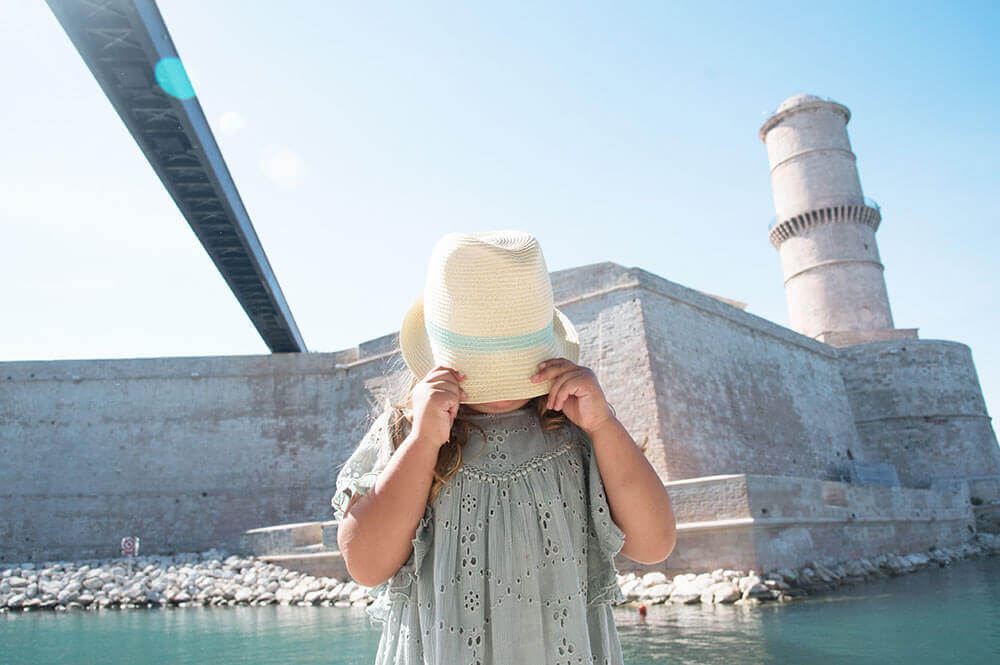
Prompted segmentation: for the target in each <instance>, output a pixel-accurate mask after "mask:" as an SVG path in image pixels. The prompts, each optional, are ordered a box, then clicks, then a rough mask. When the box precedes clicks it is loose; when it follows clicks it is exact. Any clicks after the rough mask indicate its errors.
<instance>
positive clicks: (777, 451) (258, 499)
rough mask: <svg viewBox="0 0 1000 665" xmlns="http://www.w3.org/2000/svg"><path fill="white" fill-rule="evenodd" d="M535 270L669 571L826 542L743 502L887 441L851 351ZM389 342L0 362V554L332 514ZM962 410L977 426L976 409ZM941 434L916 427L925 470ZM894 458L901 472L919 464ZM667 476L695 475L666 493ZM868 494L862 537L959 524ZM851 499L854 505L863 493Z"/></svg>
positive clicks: (816, 476) (682, 299)
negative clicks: (620, 445) (660, 504)
mask: <svg viewBox="0 0 1000 665" xmlns="http://www.w3.org/2000/svg"><path fill="white" fill-rule="evenodd" d="M552 282H553V288H554V293H555V297H556V303H557V305H558V306H559V307H560V308H561V309H562V310H563V311H564V312H565V313H566V314H567V315H568V316H569V318H570V319H571V320H572V321H573V322H574V325H575V326H576V327H577V329H578V331H579V333H580V336H581V359H580V362H581V364H584V365H587V366H589V367H591V368H593V369H594V370H595V372H597V374H598V377H599V379H600V381H601V385H602V387H603V388H604V389H605V392H606V394H607V396H608V399H609V400H610V401H611V403H612V404H613V405H614V406H615V408H616V410H617V414H618V416H619V418H620V419H621V420H622V421H623V422H624V423H625V425H626V426H627V427H628V429H629V431H630V432H631V433H632V435H633V437H634V438H635V439H636V441H637V442H639V443H640V445H644V446H645V448H646V453H647V455H648V457H649V459H650V460H651V463H652V464H653V465H654V467H655V468H656V469H657V471H658V472H659V474H660V476H661V478H663V480H664V481H665V482H668V483H669V484H668V490H670V491H671V492H676V493H677V497H678V501H677V507H676V508H675V514H676V516H677V519H678V522H679V529H680V532H681V534H682V536H683V538H684V540H679V542H678V548H677V550H675V554H674V555H672V557H671V560H668V564H670V565H669V566H668V567H671V568H672V567H675V565H674V564H675V562H677V563H680V562H683V561H685V560H695V559H697V560H700V561H703V562H704V561H706V560H707V559H706V557H709V558H710V557H711V556H712V552H716V553H717V554H718V556H717V557H716V558H718V557H719V556H726V557H729V556H731V552H733V551H737V552H738V551H741V550H740V549H739V548H744V547H751V548H755V549H756V550H757V555H759V556H767V557H771V558H778V559H780V560H782V561H785V560H786V559H788V558H794V557H795V556H798V555H797V554H796V553H795V552H796V548H797V547H798V548H799V549H801V551H802V552H806V551H810V552H811V551H813V550H814V549H815V548H816V547H817V546H822V543H835V542H836V541H837V538H836V537H834V536H830V537H826V536H822V535H821V534H822V533H837V531H836V529H841V528H843V527H842V526H836V525H834V526H822V527H821V526H818V525H815V524H814V525H812V526H809V525H808V524H806V525H799V526H795V525H791V526H789V525H785V526H782V527H781V528H782V529H786V530H787V529H793V530H794V529H806V532H805V533H806V535H808V534H810V533H815V534H817V535H816V540H815V542H814V545H813V546H809V545H808V543H807V542H806V541H805V540H803V535H802V533H803V532H802V531H790V532H789V533H793V534H797V535H794V536H788V537H787V538H785V539H784V540H783V541H781V542H785V543H788V545H787V546H782V547H783V548H784V549H780V550H779V551H773V552H772V553H771V554H767V552H768V551H770V550H768V549H767V547H766V542H765V541H766V539H761V538H759V537H756V536H754V534H757V533H761V532H760V529H763V528H772V527H773V528H777V527H775V526H774V524H771V525H770V526H767V525H766V524H765V523H764V522H761V520H763V519H767V518H766V517H765V516H764V515H758V514H755V513H754V507H755V506H757V505H761V506H762V507H768V506H770V507H771V510H772V511H773V512H772V514H771V517H772V518H774V517H775V516H779V517H780V516H781V515H782V514H783V513H782V511H786V512H788V513H789V514H791V513H794V512H796V511H798V513H804V512H808V511H809V510H810V508H809V506H813V507H814V508H815V505H814V504H815V501H816V500H817V499H816V497H815V496H814V495H816V494H817V491H819V490H816V488H817V487H818V488H820V490H822V488H823V487H825V486H826V485H824V483H828V484H832V485H834V486H841V487H843V486H844V485H845V484H844V483H832V480H831V479H833V478H835V477H842V475H843V466H844V464H845V463H846V462H847V459H848V451H850V456H852V457H853V458H854V459H856V460H869V461H873V462H874V461H881V460H882V458H883V457H884V456H885V455H886V451H887V450H889V449H890V448H891V445H892V442H891V441H886V440H885V439H883V438H880V437H878V436H874V435H872V434H871V433H870V432H869V431H868V430H864V432H865V434H864V435H859V428H858V426H856V424H855V421H856V420H857V413H858V412H859V410H858V406H857V404H858V403H859V400H861V402H864V397H863V395H862V393H861V391H862V390H863V389H864V386H865V385H868V384H867V383H866V379H865V378H864V376H863V371H862V370H860V369H859V370H857V371H853V370H849V371H846V372H845V371H844V367H845V363H847V364H848V365H850V364H851V363H868V362H870V361H869V359H868V358H864V359H861V360H854V359H852V356H850V353H849V352H848V353H845V352H844V350H837V349H836V348H834V347H831V346H828V345H826V344H822V343H820V342H816V341H815V340H812V339H810V338H808V337H805V336H803V335H799V334H797V333H794V332H792V331H790V330H788V329H786V328H783V327H782V326H779V325H777V324H774V323H772V322H770V321H767V320H765V319H762V318H761V317H758V316H755V315H752V314H749V313H746V312H744V311H742V310H741V309H739V308H737V307H734V306H732V305H729V304H726V302H723V301H722V300H721V299H719V298H714V297H711V296H708V295H705V294H702V293H700V292H698V291H695V290H692V289H688V288H686V287H683V286H681V285H678V284H675V283H673V282H670V281H668V280H665V279H662V278H660V277H657V276H656V275H652V274H651V273H648V272H646V271H643V270H640V269H637V268H625V267H623V266H620V265H617V264H614V263H599V264H594V265H590V266H582V267H579V268H573V269H569V270H563V271H558V272H555V273H552ZM394 342H395V333H393V334H390V335H385V336H383V337H380V338H377V339H374V340H370V341H368V342H365V343H363V344H361V345H359V346H358V347H356V348H353V349H347V350H344V351H339V352H335V353H307V354H268V355H247V356H225V357H188V358H139V359H123V360H65V361H62V360H60V361H25V362H4V363H0V455H3V456H4V459H6V460H8V461H9V462H10V463H8V464H6V465H4V466H2V467H0V487H2V490H0V561H27V560H45V559H54V558H83V557H102V556H112V555H115V554H117V549H118V543H119V541H120V539H121V538H122V537H123V536H126V535H137V536H139V537H140V538H141V546H142V551H144V552H151V553H166V552H171V551H185V550H201V549H207V548H208V547H212V546H221V547H226V548H228V549H232V550H237V549H239V545H240V542H241V535H242V534H243V532H244V531H246V530H248V529H253V528H257V527H263V526H269V525H273V524H280V523H289V522H307V521H322V520H329V519H331V517H332V516H331V511H330V508H329V497H330V495H331V494H332V490H333V483H334V478H335V477H336V473H337V470H338V469H339V467H340V465H341V464H342V463H343V461H344V460H345V459H346V458H347V456H348V455H349V454H350V452H351V451H352V450H353V449H354V447H355V446H356V444H357V441H358V440H359V439H360V437H361V435H362V434H363V432H364V431H365V429H366V427H367V418H368V417H369V415H370V413H369V411H370V404H369V402H370V401H371V400H372V396H373V395H378V394H379V393H380V392H381V391H383V390H384V389H385V385H386V373H387V372H389V371H390V370H391V368H392V367H394V366H395V365H394V364H393V363H398V356H397V355H396V354H395V353H393V344H394ZM910 343H913V340H907V344H910ZM944 344H945V346H944V347H941V348H945V349H952V350H953V348H952V347H950V346H947V345H948V344H949V343H944ZM869 346H873V345H865V346H864V347H856V348H865V347H869ZM958 346H959V347H961V345H958ZM873 348H874V347H873ZM908 348H909V347H908ZM928 348H930V347H928ZM935 348H937V347H935ZM929 353H930V351H929ZM931 355H933V353H931ZM944 355H945V356H947V357H951V356H948V354H944ZM948 362H951V363H952V365H953V366H954V368H955V369H954V371H950V372H949V373H948V374H947V376H945V377H941V378H940V382H939V386H938V387H935V388H934V390H938V391H940V392H944V393H947V394H954V395H974V394H978V395H979V399H980V402H981V393H979V386H978V381H976V382H975V385H972V381H973V379H974V368H973V369H972V374H970V373H969V371H968V368H969V367H970V366H971V365H970V363H969V360H968V358H966V357H964V356H963V355H962V353H961V352H958V353H957V355H956V356H955V357H954V358H953V359H952V361H948ZM945 364H947V362H945ZM963 368H964V369H963ZM886 371H887V372H889V374H892V376H894V377H895V379H894V380H895V381H897V382H899V383H900V385H899V387H898V388H890V389H887V390H897V391H898V392H900V393H901V394H902V395H908V394H917V393H918V392H919V390H920V388H919V387H915V386H911V385H909V384H908V383H907V381H908V379H907V375H906V372H905V371H902V370H886ZM845 377H846V380H845ZM908 390H909V391H910V392H907V391H908ZM859 396H860V397H859ZM901 399H902V398H901ZM973 401H975V400H973ZM865 403H867V402H865ZM924 403H929V404H933V400H925V401H924ZM963 413H964V412H963ZM910 415H913V416H914V417H920V414H919V413H910ZM977 417H979V418H980V420H982V418H987V421H986V422H988V416H986V415H985V407H983V411H982V414H981V415H980V416H977ZM963 422H964V421H963ZM987 430H988V431H987ZM968 432H969V434H968V436H966V435H964V434H963V435H962V436H956V437H954V438H953V440H952V439H947V438H946V439H944V440H945V441H946V442H947V441H952V443H951V444H948V445H950V446H952V447H951V448H948V449H947V450H948V454H952V452H954V451H960V450H962V449H963V448H962V446H965V449H966V450H967V451H978V452H977V454H978V455H980V457H979V459H981V460H986V461H987V462H988V461H989V460H993V459H995V458H996V457H997V455H998V454H1000V453H998V451H997V448H996V439H995V437H993V433H992V429H991V428H988V427H987V428H986V430H983V429H982V428H980V429H979V430H976V429H975V428H972V429H969V430H968ZM890 435H891V431H890V433H889V434H888V435H887V436H890ZM936 445H937V444H936V443H935V440H934V438H933V432H932V431H931V434H928V438H927V440H926V441H925V443H924V451H925V458H926V460H927V461H926V463H925V466H926V467H927V468H930V467H931V465H933V464H934V462H933V460H934V459H935V458H936V456H937V455H938V451H937V448H935V446H936ZM990 446H992V448H990ZM901 468H902V469H903V471H902V472H901V473H900V477H901V478H906V479H907V480H909V479H910V478H911V477H915V476H911V475H908V474H909V471H908V469H909V468H910V467H906V466H905V465H904V466H902V467H901ZM720 475H739V476H741V477H743V478H744V479H746V478H749V479H750V480H749V481H746V480H744V481H742V482H744V484H746V485H747V487H748V488H749V489H745V490H743V493H742V494H740V490H739V489H734V488H733V487H732V486H731V483H730V485H728V486H727V489H725V490H724V494H725V493H726V492H728V495H729V496H730V499H729V500H728V501H729V503H728V504H727V503H726V501H721V502H716V501H715V500H714V499H713V496H714V495H713V492H716V489H717V488H716V489H712V488H713V487H716V486H717V485H718V482H715V481H710V480H709V481H704V482H702V481H701V480H698V479H702V480H704V479H705V478H706V477H714V476H720ZM946 475H947V474H946ZM977 475H983V474H982V473H978V474H977ZM762 477H767V478H774V477H778V478H784V479H785V480H786V481H787V482H790V483H800V484H802V485H801V488H802V489H800V490H797V491H796V492H788V493H785V494H782V495H781V497H783V498H780V500H777V501H776V502H771V503H767V504H766V505H764V504H762V503H761V502H762V501H764V502H765V503H766V496H767V492H769V491H770V489H766V488H777V487H779V485H780V483H776V482H773V481H768V482H766V483H764V485H761V484H760V483H759V482H755V481H754V480H753V479H754V478H762ZM683 481H690V482H691V483H693V484H692V488H689V489H688V490H683V489H681V487H680V485H679V484H677V483H678V482H683ZM984 482H985V483H986V485H989V486H991V487H992V485H990V483H991V482H992V481H990V480H989V479H987V480H986V481H984ZM904 484H906V483H904ZM737 485H739V483H737ZM699 486H700V487H701V489H700V490H699V489H698V487H699ZM674 488H676V489H674ZM754 488H757V489H754ZM762 488H764V489H762ZM806 489H808V491H806ZM882 489H887V490H888V489H893V490H898V491H897V492H896V493H895V494H893V495H892V496H893V497H894V498H893V501H894V502H895V503H894V505H895V506H896V507H897V512H896V513H895V515H896V517H891V518H887V519H886V520H883V522H884V523H885V524H889V525H890V526H891V528H883V527H879V528H880V529H881V530H880V531H879V533H882V534H883V535H881V536H880V538H881V539H882V540H879V541H878V542H883V541H884V542H885V543H890V542H891V541H892V540H893V539H894V538H904V539H905V538H910V539H912V538H915V537H917V536H913V535H904V532H905V533H907V534H909V533H911V532H912V533H914V534H918V535H919V534H923V535H919V537H922V538H927V537H932V538H944V539H945V541H947V540H948V539H949V538H952V539H954V538H957V536H955V535H954V534H956V533H958V532H960V531H962V530H963V529H968V528H970V527H969V520H970V516H971V514H972V513H971V512H970V509H969V507H968V505H967V503H968V497H967V492H968V490H967V488H966V489H965V490H954V491H950V492H951V494H952V495H954V494H955V492H959V493H961V491H964V492H965V493H966V495H965V496H966V499H965V501H966V503H964V504H963V503H962V502H961V500H959V503H958V504H955V505H954V506H951V505H949V506H946V508H947V511H944V509H943V508H942V510H943V511H944V512H942V516H944V515H945V513H947V519H943V520H942V521H941V522H940V524H939V526H937V527H934V528H932V529H931V531H928V530H927V525H926V524H921V525H920V527H919V528H916V527H914V528H911V527H912V525H913V524H918V523H919V522H920V520H921V518H920V516H918V515H917V512H918V511H920V510H922V508H921V506H923V505H925V504H926V503H927V501H932V502H933V501H938V500H940V501H943V500H944V499H941V498H940V496H938V495H940V493H939V492H933V490H929V489H928V490H922V491H923V492H924V493H923V494H921V493H920V492H917V493H914V492H913V491H909V489H908V488H878V491H881V490H882ZM765 490H766V491H765ZM855 490H856V491H857V492H862V494H863V492H864V491H863V490H862V489H861V488H860V486H857V487H856V488H855ZM855 490H852V491H855ZM845 491H846V490H845ZM692 492H694V495H695V498H693V499H692V498H691V497H692V494H691V493H692ZM871 492H875V494H877V491H876V490H871ZM871 492H869V493H871ZM928 492H931V493H932V494H928ZM820 494H822V492H821V491H820ZM875 494H872V496H875ZM672 496H673V494H672ZM698 496H700V497H701V498H700V499H699V498H698ZM734 496H735V497H742V498H738V500H737V499H733V498H732V497H734ZM850 496H854V495H853V494H852V495H850ZM865 496H867V495H865ZM865 496H862V495H857V497H855V498H853V499H848V501H849V505H850V501H853V502H854V504H856V505H858V506H861V505H869V504H870V503H871V501H874V500H875V499H877V498H878V497H877V496H875V499H870V498H865ZM935 496H937V497H938V498H934V497H935ZM682 497H683V498H682ZM761 497H765V498H761ZM858 497H860V498H858ZM929 497H930V498H929ZM734 501H735V503H734ZM740 502H742V503H740ZM866 502H867V503H866ZM727 505H728V506H729V508H727V507H726V506H727ZM816 505H819V506H822V505H823V504H822V501H820V504H816ZM733 506H736V508H733ZM733 510H735V511H736V513H738V514H734V515H733V516H730V515H729V514H728V512H727V511H730V512H732V511H733ZM948 511H950V512H948ZM853 512H854V513H855V514H858V510H854V511H853ZM862 512H864V511H862ZM848 514H849V513H848ZM830 516H831V514H828V515H827V517H830ZM832 516H833V517H837V514H832ZM899 516H908V517H906V519H903V518H902V517H899ZM840 517H842V518H843V519H846V515H844V516H840ZM840 517H838V519H840ZM911 518H913V519H911ZM731 519H738V520H744V523H743V526H739V525H738V524H736V523H732V522H727V520H731ZM796 519H800V521H801V514H799V515H798V516H797V517H796ZM745 520H751V522H749V523H748V522H745ZM904 522H905V523H906V524H910V525H911V527H907V526H906V525H905V524H903V523H904ZM748 524H749V530H748V527H747V525H748ZM897 527H898V528H897ZM830 529H834V531H830ZM907 529H910V531H907ZM920 529H923V531H921V530H920ZM935 529H936V530H935ZM824 530H825V531H824ZM931 532H933V533H931ZM748 533H749V534H750V538H749V540H748V539H747V536H746V534H748ZM928 533H930V534H931V535H930V536H928V535H927V534H928ZM711 534H715V535H711ZM885 534H888V535H885ZM894 534H895V535H894ZM755 538H756V540H755ZM796 538H798V540H796ZM955 542H960V540H955ZM727 543H728V545H727ZM747 543H749V545H748V544H747ZM795 543H799V544H798V545H795ZM816 543H820V545H816ZM904 544H905V543H899V545H904ZM939 544H948V542H940V543H939ZM725 547H730V549H729V550H727V551H726V552H722V550H723V549H725ZM773 549H774V548H772V550H773ZM887 549H899V547H897V546H896V545H895V544H894V545H893V547H888V546H887ZM719 553H721V554H719ZM738 556H742V555H738ZM807 558H808V557H807ZM803 560H805V559H803ZM787 565H793V564H792V563H787ZM743 567H747V566H746V564H744V565H743Z"/></svg>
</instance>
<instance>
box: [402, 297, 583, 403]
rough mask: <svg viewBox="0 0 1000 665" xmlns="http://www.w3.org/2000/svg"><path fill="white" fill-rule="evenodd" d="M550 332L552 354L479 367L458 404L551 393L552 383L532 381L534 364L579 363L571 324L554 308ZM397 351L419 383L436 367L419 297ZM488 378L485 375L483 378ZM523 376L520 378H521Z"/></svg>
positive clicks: (465, 383)
mask: <svg viewBox="0 0 1000 665" xmlns="http://www.w3.org/2000/svg"><path fill="white" fill-rule="evenodd" d="M552 309H553V315H552V329H553V336H554V338H555V349H554V351H553V352H551V353H549V352H546V351H545V350H544V349H540V352H541V356H539V357H532V358H531V361H530V363H529V364H524V363H523V362H522V363H521V364H519V365H518V364H505V365H503V366H499V367H497V366H492V367H490V368H489V370H488V372H485V373H484V372H482V365H481V364H480V366H479V368H478V369H479V371H478V372H477V374H479V375H478V376H477V375H470V376H468V377H467V379H466V380H465V381H463V382H462V389H463V390H465V391H466V393H467V394H468V396H467V397H466V398H465V399H463V400H460V403H462V404H481V403H483V402H499V401H503V400H517V399H525V398H531V397H537V396H538V395H545V394H547V393H548V392H549V391H550V390H551V389H552V383H553V382H552V380H551V379H550V380H548V381H543V382H541V383H533V382H532V381H531V374H532V373H533V372H532V370H531V366H534V368H535V369H537V364H538V363H540V362H541V361H543V360H548V357H544V356H550V357H553V358H566V359H567V360H569V361H571V362H573V363H577V362H579V360H580V338H579V336H578V335H577V332H576V328H575V327H574V326H573V323H572V322H571V321H570V320H569V318H567V317H566V315H565V314H563V313H562V312H561V311H559V309H558V308H556V307H553V308H552ZM399 347H400V350H401V351H402V354H403V360H404V361H405V362H406V365H407V367H409V368H410V371H411V372H413V374H414V376H416V377H417V379H418V380H420V379H423V378H424V377H425V376H427V373H428V372H430V371H431V370H432V369H434V367H436V366H437V365H439V364H445V363H439V362H437V361H436V360H435V358H434V352H433V350H432V349H431V343H430V339H429V338H428V337H427V328H426V327H425V326H424V298H423V296H422V295H421V296H420V297H418V298H417V299H416V300H415V301H414V302H413V304H412V305H410V308H409V309H408V310H407V312H406V315H405V316H404V317H403V323H402V325H401V326H400V329H399ZM455 369H457V370H460V371H463V372H466V374H467V375H468V374H469V372H470V370H469V369H467V368H463V367H455ZM483 374H488V375H485V376H484V375H483ZM522 374H523V376H522Z"/></svg>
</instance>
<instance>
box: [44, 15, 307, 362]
mask: <svg viewBox="0 0 1000 665" xmlns="http://www.w3.org/2000/svg"><path fill="white" fill-rule="evenodd" d="M47 2H48V5H49V7H50V8H51V9H52V12H53V13H54V14H55V16H56V18H57V19H58V20H59V23H60V24H61V25H62V27H63V29H64V30H65V31H66V34H67V35H69V38H70V40H71V41H72V42H73V45H74V46H75V47H76V49H77V51H79V52H80V56H81V57H82V58H83V61H84V62H85V63H86V64H87V67H88V68H89V69H90V71H91V73H93V75H94V78H95V79H97V82H98V84H100V86H101V89H102V90H103V91H104V94H105V95H107V97H108V101H110V102H111V105H112V106H114V108H115V110H116V111H117V112H118V115H119V116H120V117H121V119H122V122H124V123H125V127H127V128H128V130H129V132H130V133H131V134H132V137H133V138H135V142H136V143H137V144H139V148H140V149H141V150H142V152H143V154H144V155H145V156H146V159H147V160H148V161H149V165H150V166H152V167H153V170H154V171H156V174H157V175H158V176H159V178H160V181H161V182H162V183H163V186H164V187H166V189H167V192H168V193H169V194H170V196H171V198H173V200H174V202H175V203H176V204H177V208H178V209H179V210H180V211H181V214H182V215H183V216H184V219H186V220H187V222H188V224H190V225H191V230H193V231H194V233H195V235H196V236H197V237H198V240H199V241H200V242H201V245H202V247H204V248H205V251H206V252H208V255H209V256H210V257H211V259H212V262H213V263H215V266H216V268H218V269H219V272H220V273H221V274H222V277H223V279H225V280H226V283H227V284H228V285H229V288H230V289H232V291H233V293H234V294H235V295H236V299H237V300H238V301H239V303H240V305H241V306H242V307H243V310H244V311H245V312H246V313H247V316H249V317H250V321H251V322H252V323H253V325H254V327H255V328H256V329H257V331H258V332H259V333H260V336H261V337H262V338H263V339H264V342H265V343H266V344H267V347H268V348H269V349H270V350H271V352H273V353H279V352H293V351H306V350H307V349H306V345H305V341H304V340H303V338H302V334H301V333H300V332H299V329H298V327H297V326H296V325H295V319H294V318H293V317H292V312H291V310H290V309H289V307H288V303H287V302H286V301H285V297H284V295H283V294H282V292H281V287H280V286H279V285H278V279H277V277H276V276H275V274H274V270H272V268H271V266H270V264H269V263H268V261H267V256H266V255H265V253H264V248H263V247H262V246H261V244H260V240H259V239H258V238H257V233H256V232H255V231H254V228H253V224H252V223H251V222H250V217H249V215H248V214H247V211H246V208H245V207H244V206H243V201H242V200H241V199H240V195H239V192H238V191H237V189H236V183H235V182H234V181H233V178H232V176H231V175H230V173H229V169H228V168H226V162H225V160H224V159H223V158H222V153H221V152H220V150H219V146H218V145H217V144H216V142H215V137H214V136H213V135H212V130H211V129H210V128H209V125H208V121H207V120H206V119H205V114H204V112H203V111H202V109H201V104H199V103H198V97H197V96H196V95H195V92H194V89H193V87H192V85H191V82H190V80H189V79H188V77H187V74H186V73H185V70H184V65H183V63H182V61H181V59H180V57H179V56H178V54H177V49H176V48H175V47H174V43H173V41H172V40H171V39H170V33H169V32H168V30H167V26H166V24H164V22H163V17H162V16H161V15H160V11H159V9H157V7H156V3H155V2H154V1H153V0H47Z"/></svg>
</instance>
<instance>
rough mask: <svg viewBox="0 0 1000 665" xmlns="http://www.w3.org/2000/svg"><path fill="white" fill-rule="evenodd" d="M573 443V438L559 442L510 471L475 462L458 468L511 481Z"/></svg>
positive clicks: (481, 477) (482, 477) (477, 475)
mask: <svg viewBox="0 0 1000 665" xmlns="http://www.w3.org/2000/svg"><path fill="white" fill-rule="evenodd" d="M573 445H574V444H573V441H572V440H569V441H564V442H563V443H561V444H559V447H558V448H554V449H552V450H547V451H545V452H544V453H541V454H539V455H535V456H534V457H532V458H531V459H529V460H525V461H524V462H521V463H520V464H518V465H517V466H514V467H513V468H511V469H510V471H504V472H502V473H496V472H493V471H486V470H485V469H483V468H481V467H478V466H475V465H473V464H463V465H462V466H460V467H459V468H458V470H459V472H460V473H464V474H466V475H468V476H471V477H473V478H476V479H478V480H485V481H488V482H496V481H511V480H514V479H516V478H520V477H521V476H523V475H525V474H527V473H529V472H530V471H531V469H537V468H539V467H541V466H542V465H543V464H544V463H546V462H548V461H549V460H551V459H553V458H555V457H558V456H559V455H562V454H565V453H566V452H567V451H569V450H571V449H572V448H573Z"/></svg>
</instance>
